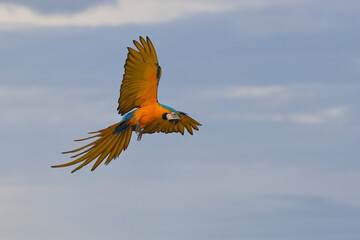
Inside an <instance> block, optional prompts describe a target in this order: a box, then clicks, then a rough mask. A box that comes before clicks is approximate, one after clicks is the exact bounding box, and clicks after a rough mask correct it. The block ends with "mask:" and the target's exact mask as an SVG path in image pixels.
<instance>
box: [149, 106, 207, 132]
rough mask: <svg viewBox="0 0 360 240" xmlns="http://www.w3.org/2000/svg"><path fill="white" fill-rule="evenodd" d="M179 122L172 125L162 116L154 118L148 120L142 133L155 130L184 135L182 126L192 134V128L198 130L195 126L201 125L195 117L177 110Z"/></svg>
mask: <svg viewBox="0 0 360 240" xmlns="http://www.w3.org/2000/svg"><path fill="white" fill-rule="evenodd" d="M179 116H180V122H179V123H178V124H176V125H172V124H171V123H170V122H169V121H167V120H164V119H162V118H158V119H155V120H154V121H152V122H150V123H149V124H148V125H147V126H146V127H145V128H144V129H143V131H142V132H143V133H155V132H163V133H172V132H180V133H181V134H182V135H184V128H186V130H187V131H188V132H189V133H190V134H191V135H192V134H193V129H195V130H199V128H198V127H197V126H201V124H200V123H199V122H197V121H196V120H195V119H192V118H191V117H189V116H188V115H187V114H186V113H183V112H179Z"/></svg>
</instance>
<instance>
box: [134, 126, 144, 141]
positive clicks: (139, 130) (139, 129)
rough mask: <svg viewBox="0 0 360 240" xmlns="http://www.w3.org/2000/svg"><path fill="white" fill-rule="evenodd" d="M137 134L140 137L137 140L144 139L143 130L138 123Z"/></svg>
mask: <svg viewBox="0 0 360 240" xmlns="http://www.w3.org/2000/svg"><path fill="white" fill-rule="evenodd" d="M135 133H136V134H137V135H138V137H137V140H138V141H140V140H141V137H142V130H141V127H140V124H139V123H138V122H136V127H135Z"/></svg>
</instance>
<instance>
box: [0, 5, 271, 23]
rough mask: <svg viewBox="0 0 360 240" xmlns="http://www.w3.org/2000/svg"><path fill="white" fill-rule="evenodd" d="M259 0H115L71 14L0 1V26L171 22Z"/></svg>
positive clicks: (228, 9) (239, 6)
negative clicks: (40, 11) (53, 12)
mask: <svg viewBox="0 0 360 240" xmlns="http://www.w3.org/2000/svg"><path fill="white" fill-rule="evenodd" d="M262 5H264V3H263V1H247V0H244V1H229V0H228V1H216V0H210V1H209V0H208V1H205V0H192V1H189V0H187V1H184V0H172V1H170V0H153V1H147V0H137V1H134V0H118V1H117V2H116V3H113V4H109V3H107V4H101V5H97V6H93V7H90V8H88V9H86V10H84V11H81V12H76V13H73V14H42V13H39V12H36V11H34V10H32V9H30V8H28V7H25V6H21V5H15V4H5V3H0V29H13V28H19V27H20V28H23V27H65V26H90V27H96V26H104V25H107V26H118V25H122V24H127V23H135V24H147V23H156V22H166V21H172V20H175V19H178V18H181V17H184V16H186V15H187V14H195V13H206V12H210V13H211V12H224V11H230V10H234V9H237V8H241V7H251V6H262Z"/></svg>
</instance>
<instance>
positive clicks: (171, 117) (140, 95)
mask: <svg viewBox="0 0 360 240" xmlns="http://www.w3.org/2000/svg"><path fill="white" fill-rule="evenodd" d="M133 42H134V45H135V46H136V48H137V51H136V50H134V49H133V48H130V47H128V51H129V52H128V54H127V59H126V62H125V65H124V68H125V73H124V75H123V81H122V84H121V88H120V97H119V101H118V102H119V106H118V108H117V111H118V113H119V114H121V116H123V118H122V120H121V121H120V122H119V123H116V124H114V125H111V126H109V127H108V128H105V129H102V130H100V131H96V132H90V133H89V134H95V135H93V136H91V137H88V138H84V139H79V140H75V141H83V140H88V139H91V138H96V137H97V138H98V139H96V140H95V141H93V142H91V143H89V144H87V145H85V146H83V147H81V148H78V149H75V150H72V151H68V152H63V153H76V155H74V156H72V158H75V160H73V161H71V162H68V163H65V164H61V165H55V166H52V167H54V168H57V167H67V166H71V165H74V164H79V166H77V167H76V168H75V169H74V170H73V171H72V173H73V172H75V171H77V170H79V169H81V168H82V167H84V166H85V165H87V164H89V163H90V162H93V161H94V162H95V163H94V165H93V167H92V168H91V171H94V170H95V169H96V168H97V167H98V166H99V164H100V163H102V162H103V161H104V160H105V159H106V160H105V164H106V165H107V164H109V163H110V162H111V160H113V159H115V158H117V157H118V156H119V155H120V153H121V151H122V150H126V149H127V147H128V145H129V142H130V139H131V135H132V132H133V131H135V133H136V134H137V140H138V141H140V140H141V136H142V134H144V133H149V134H152V133H155V132H163V133H172V132H179V133H181V134H182V135H184V129H185V128H186V129H187V131H188V132H189V133H190V134H191V135H192V134H193V129H195V130H199V129H198V126H201V124H200V123H199V122H197V121H196V120H194V119H192V118H191V117H189V116H188V114H186V113H184V112H180V111H177V110H175V109H174V108H171V107H168V106H166V105H163V104H160V103H159V102H158V99H157V89H158V85H159V81H160V77H161V67H160V66H159V62H158V58H157V55H156V52H155V48H154V46H153V44H152V43H151V41H150V39H149V38H148V37H146V41H145V40H144V38H142V37H140V43H139V42H137V41H135V40H134V41H133ZM82 150H83V151H82ZM95 160H96V161H95ZM80 163H81V164H80Z"/></svg>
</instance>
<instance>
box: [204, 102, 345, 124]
mask: <svg viewBox="0 0 360 240" xmlns="http://www.w3.org/2000/svg"><path fill="white" fill-rule="evenodd" d="M348 111H349V107H346V106H338V107H333V108H327V109H323V110H320V111H316V112H312V113H303V112H302V113H298V112H295V113H294V112H293V113H276V114H273V113H223V114H215V115H212V117H211V118H212V119H214V120H223V121H263V122H291V123H297V124H309V125H312V124H326V123H343V122H346V121H347V120H348V119H349V113H348Z"/></svg>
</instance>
